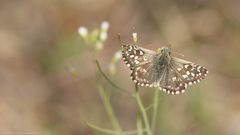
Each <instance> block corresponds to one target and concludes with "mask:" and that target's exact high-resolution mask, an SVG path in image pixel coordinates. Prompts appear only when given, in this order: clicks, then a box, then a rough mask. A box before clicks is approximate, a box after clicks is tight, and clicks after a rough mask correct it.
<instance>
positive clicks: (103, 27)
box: [101, 21, 109, 31]
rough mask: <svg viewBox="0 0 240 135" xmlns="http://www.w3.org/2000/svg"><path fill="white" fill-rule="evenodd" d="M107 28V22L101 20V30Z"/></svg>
mask: <svg viewBox="0 0 240 135" xmlns="http://www.w3.org/2000/svg"><path fill="white" fill-rule="evenodd" d="M108 28H109V22H107V21H103V22H102V24H101V30H103V31H107V30H108Z"/></svg>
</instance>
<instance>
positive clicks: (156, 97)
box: [151, 90, 159, 134]
mask: <svg viewBox="0 0 240 135" xmlns="http://www.w3.org/2000/svg"><path fill="white" fill-rule="evenodd" d="M158 106H159V90H155V91H154V98H153V114H152V123H151V126H152V127H151V129H152V133H153V134H154V132H155V129H156V123H157V114H158Z"/></svg>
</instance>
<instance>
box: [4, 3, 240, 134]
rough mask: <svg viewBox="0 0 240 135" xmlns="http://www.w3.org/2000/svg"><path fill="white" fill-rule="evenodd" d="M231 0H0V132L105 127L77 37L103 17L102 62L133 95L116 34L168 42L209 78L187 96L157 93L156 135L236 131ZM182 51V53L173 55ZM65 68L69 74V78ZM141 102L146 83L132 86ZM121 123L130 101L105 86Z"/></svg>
mask: <svg viewBox="0 0 240 135" xmlns="http://www.w3.org/2000/svg"><path fill="white" fill-rule="evenodd" d="M239 7H240V1H238V0H211V1H210V0H121V1H120V0H48V1H47V0H21V1H20V0H1V1H0V18H1V19H0V44H1V45H0V135H6V134H7V135H10V134H11V135H26V134H28V135H35V134H37V135H48V134H49V135H55V134H56V135H92V134H101V133H98V132H96V131H94V130H92V129H91V128H89V127H88V126H87V125H86V122H90V123H94V124H96V125H99V126H100V127H104V128H111V126H110V124H109V120H108V117H107V116H106V112H105V109H104V107H103V104H102V101H101V98H100V96H99V92H98V90H97V86H96V81H97V80H96V74H97V72H98V71H97V68H96V65H95V63H94V61H93V59H94V56H93V55H92V54H91V53H90V51H89V50H88V49H87V47H86V46H87V45H86V44H85V42H83V41H82V39H81V37H80V36H79V34H78V28H79V27H80V26H84V27H87V28H88V29H89V31H92V30H94V29H96V28H99V27H100V25H101V23H102V22H103V21H108V22H109V24H110V28H109V31H108V37H107V40H106V42H104V47H103V49H102V50H101V51H98V53H97V59H98V61H99V62H100V65H101V68H102V69H103V71H104V72H106V73H108V75H109V77H110V78H111V79H112V80H113V81H114V82H115V83H116V84H118V85H119V86H121V87H124V88H125V89H128V90H129V92H133V91H134V89H133V88H134V85H133V83H132V81H131V80H130V78H129V75H130V70H129V69H128V67H127V66H126V65H125V64H124V63H123V62H122V61H121V60H119V61H118V62H116V63H115V68H116V71H115V72H114V73H111V72H109V64H110V63H111V59H112V57H113V56H114V54H115V53H116V52H117V51H118V50H119V49H120V45H119V42H118V39H117V34H118V33H121V36H122V40H123V42H125V43H131V42H132V39H131V34H132V32H133V31H136V32H137V33H138V44H139V45H140V46H142V47H145V48H149V49H153V50H155V49H156V48H159V47H162V46H166V45H169V44H171V45H172V49H173V50H174V51H175V52H178V53H180V54H184V55H185V56H184V59H186V60H189V61H193V62H195V63H197V64H200V65H203V66H205V67H207V68H208V69H209V72H210V73H209V75H208V77H207V78H206V79H204V80H203V81H202V82H201V83H199V84H197V85H194V86H190V87H189V88H188V90H187V92H186V93H184V94H181V95H178V96H171V95H167V94H165V93H163V92H161V93H160V95H161V96H160V106H159V117H158V119H157V123H158V126H157V133H156V134H158V135H164V134H168V135H188V134H189V135H202V134H204V135H215V134H216V135H239V134H240V98H239V96H240V89H239V88H240V60H239V59H240V45H239V44H240V38H239V37H240V8H239ZM177 57H181V56H177ZM73 73H74V74H73ZM140 91H141V97H142V99H143V101H144V104H145V105H146V106H147V104H148V103H149V102H150V101H151V100H152V99H151V98H152V94H153V92H154V89H150V88H140ZM111 103H112V106H113V108H114V110H115V113H116V116H117V118H118V119H119V121H120V124H121V126H122V127H123V129H125V130H132V129H134V128H135V127H136V126H135V125H136V124H135V123H136V120H135V119H136V115H137V114H138V113H139V112H138V108H137V106H136V101H135V100H134V99H132V98H129V97H127V96H125V95H123V94H121V93H118V92H113V93H112V97H111Z"/></svg>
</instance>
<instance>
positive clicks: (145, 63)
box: [122, 45, 158, 87]
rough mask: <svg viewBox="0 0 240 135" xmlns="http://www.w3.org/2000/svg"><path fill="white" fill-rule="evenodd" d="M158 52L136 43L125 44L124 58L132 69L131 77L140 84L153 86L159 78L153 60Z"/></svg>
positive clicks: (123, 48)
mask: <svg viewBox="0 0 240 135" xmlns="http://www.w3.org/2000/svg"><path fill="white" fill-rule="evenodd" d="M155 57H156V52H154V51H152V50H148V49H145V48H142V47H138V46H136V45H123V46H122V58H123V61H124V62H125V63H126V64H127V66H128V67H129V68H130V69H131V70H132V73H131V75H130V76H131V79H132V80H133V81H134V82H135V83H136V84H138V85H140V86H150V87H152V86H153V83H154V82H156V80H158V76H157V74H156V71H155V68H153V66H154V64H153V60H154V58H155Z"/></svg>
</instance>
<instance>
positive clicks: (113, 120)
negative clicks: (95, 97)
mask: <svg viewBox="0 0 240 135" xmlns="http://www.w3.org/2000/svg"><path fill="white" fill-rule="evenodd" d="M98 89H99V93H100V96H101V98H102V101H103V104H104V107H105V109H106V111H107V114H108V116H109V118H110V122H111V124H112V126H113V128H114V129H115V130H116V131H117V132H118V135H123V130H122V128H121V126H120V124H119V122H118V120H117V118H116V116H115V114H114V112H113V109H112V106H111V104H110V102H109V100H108V97H107V95H106V93H105V92H104V90H103V88H102V86H100V85H99V86H98Z"/></svg>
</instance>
